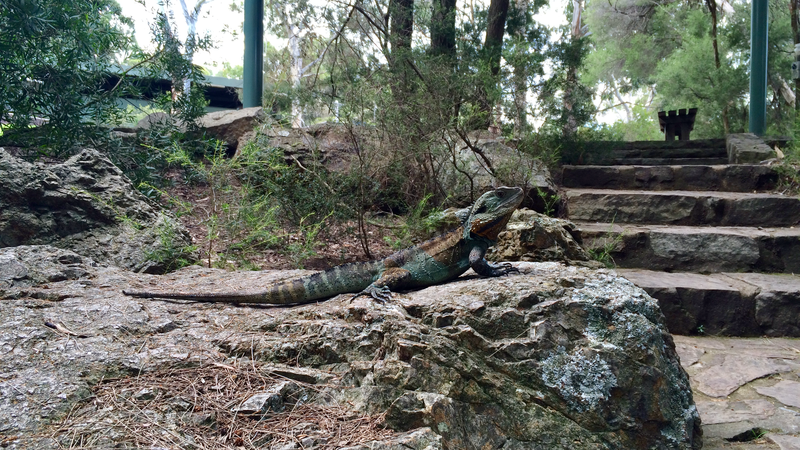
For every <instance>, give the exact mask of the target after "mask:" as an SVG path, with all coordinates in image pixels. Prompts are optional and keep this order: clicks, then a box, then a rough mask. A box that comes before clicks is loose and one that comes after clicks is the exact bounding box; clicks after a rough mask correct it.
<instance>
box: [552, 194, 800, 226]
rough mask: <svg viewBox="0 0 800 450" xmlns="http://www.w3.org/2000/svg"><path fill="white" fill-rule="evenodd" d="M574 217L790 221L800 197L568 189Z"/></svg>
mask: <svg viewBox="0 0 800 450" xmlns="http://www.w3.org/2000/svg"><path fill="white" fill-rule="evenodd" d="M565 193H566V198H567V202H568V205H569V206H568V208H569V218H570V220H573V221H582V222H607V223H612V222H613V223H628V224H655V225H719V226H765V227H789V226H794V225H798V224H800V199H798V198H797V197H790V196H784V195H778V194H764V193H744V192H715V191H634V190H604V189H566V190H565Z"/></svg>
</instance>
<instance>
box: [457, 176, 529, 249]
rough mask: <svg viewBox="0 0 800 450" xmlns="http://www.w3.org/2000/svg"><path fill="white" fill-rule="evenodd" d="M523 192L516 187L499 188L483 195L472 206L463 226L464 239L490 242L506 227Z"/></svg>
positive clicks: (495, 239)
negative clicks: (475, 238) (478, 238)
mask: <svg viewBox="0 0 800 450" xmlns="http://www.w3.org/2000/svg"><path fill="white" fill-rule="evenodd" d="M522 198H523V191H522V189H521V188H518V187H506V186H501V187H499V188H497V189H494V190H491V191H489V192H487V193H485V194H483V195H481V197H480V198H479V199H478V201H476V202H475V204H474V205H472V208H471V210H470V213H469V220H468V221H467V223H466V224H465V226H464V238H466V239H469V238H471V237H472V238H474V237H482V238H484V239H487V240H489V241H491V242H495V241H497V235H499V234H500V232H501V231H503V230H504V229H505V227H506V224H507V223H508V219H510V218H511V214H512V213H513V212H514V210H515V209H517V207H518V206H519V205H520V203H522Z"/></svg>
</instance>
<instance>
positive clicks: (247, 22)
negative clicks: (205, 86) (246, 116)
mask: <svg viewBox="0 0 800 450" xmlns="http://www.w3.org/2000/svg"><path fill="white" fill-rule="evenodd" d="M243 85H244V86H243V92H242V97H243V98H242V105H244V107H245V108H249V107H252V106H261V90H262V88H263V86H264V0H244V80H243Z"/></svg>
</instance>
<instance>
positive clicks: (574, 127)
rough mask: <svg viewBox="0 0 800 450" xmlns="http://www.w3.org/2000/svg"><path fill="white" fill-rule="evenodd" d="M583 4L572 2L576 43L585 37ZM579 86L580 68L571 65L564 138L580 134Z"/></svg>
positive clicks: (565, 110) (573, 34)
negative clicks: (576, 102) (576, 107)
mask: <svg viewBox="0 0 800 450" xmlns="http://www.w3.org/2000/svg"><path fill="white" fill-rule="evenodd" d="M582 9H583V4H582V3H581V0H572V26H571V27H570V28H571V30H570V34H571V35H572V41H573V42H575V41H577V40H578V39H581V38H582V37H583V28H582V25H581V22H582V20H583V19H582V17H581V12H582ZM577 84H578V66H577V65H574V64H571V65H570V66H569V67H567V78H566V82H565V85H564V115H565V116H566V117H565V118H564V125H563V128H562V131H563V133H564V136H574V135H575V134H576V133H577V132H578V119H576V118H575V98H574V97H575V90H576V87H577Z"/></svg>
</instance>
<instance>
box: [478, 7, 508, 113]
mask: <svg viewBox="0 0 800 450" xmlns="http://www.w3.org/2000/svg"><path fill="white" fill-rule="evenodd" d="M508 6H509V0H492V1H491V3H489V14H488V17H487V23H486V39H485V40H484V42H483V51H484V54H485V62H486V65H487V67H488V68H489V74H488V76H487V79H486V80H485V81H484V83H485V86H484V87H483V89H481V90H480V91H479V92H478V97H479V102H480V109H481V113H482V114H483V115H484V116H485V117H484V118H483V125H484V128H488V127H489V126H491V125H493V124H494V120H493V117H492V110H493V109H494V105H493V104H492V102H493V100H490V99H489V92H491V91H494V90H495V89H496V88H497V75H498V74H499V73H500V57H501V56H502V51H503V36H504V34H505V31H506V18H507V17H508Z"/></svg>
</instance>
